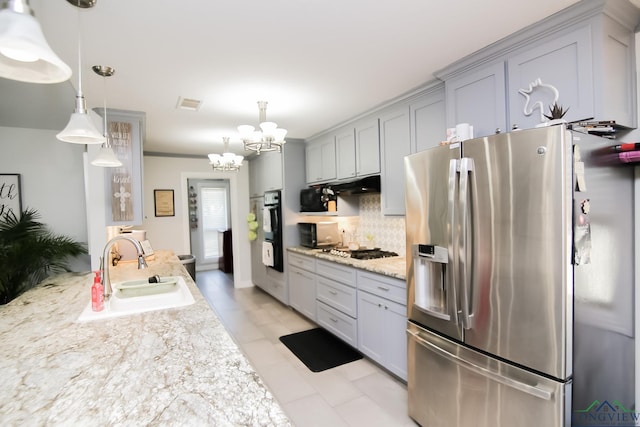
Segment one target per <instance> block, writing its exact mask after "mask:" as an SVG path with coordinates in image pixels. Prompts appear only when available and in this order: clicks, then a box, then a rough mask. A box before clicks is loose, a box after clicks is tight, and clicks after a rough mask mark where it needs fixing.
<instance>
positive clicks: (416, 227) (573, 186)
mask: <svg viewBox="0 0 640 427" xmlns="http://www.w3.org/2000/svg"><path fill="white" fill-rule="evenodd" d="M612 145H613V144H612V143H611V141H609V140H606V139H604V138H598V137H595V136H591V135H587V134H581V133H577V132H573V131H570V130H567V128H566V126H565V125H558V126H549V127H545V128H537V129H531V130H524V131H519V132H512V133H505V134H497V135H492V136H489V137H484V138H477V139H472V140H468V141H464V142H462V143H455V144H451V145H448V146H440V147H436V148H433V149H430V150H427V151H424V152H420V153H417V154H414V155H410V156H407V157H406V158H405V177H406V208H407V213H406V230H407V285H408V303H407V310H408V319H409V322H408V330H407V333H408V337H409V344H408V371H409V374H408V392H409V404H408V406H409V415H410V416H411V417H412V418H413V419H414V420H415V421H417V422H418V423H419V424H421V425H422V426H425V427H426V426H428V427H441V426H442V427H453V426H460V427H470V426H482V427H499V426H504V427H512V426H525V427H526V426H536V427H538V426H545V427H548V426H569V425H574V426H579V425H585V426H586V425H595V424H590V423H591V422H592V421H591V420H592V419H595V418H597V415H598V414H597V412H598V411H601V410H607V411H609V412H612V410H611V409H609V407H611V408H614V409H613V412H616V410H618V409H619V410H620V411H623V410H624V411H627V413H628V415H629V414H630V413H632V412H634V411H636V409H635V397H634V376H635V365H634V358H635V353H634V331H633V310H634V306H633V298H634V292H633V286H634V265H633V260H634V254H633V250H634V247H633V239H634V237H633V236H634V229H633V224H634V221H633V215H634V213H633V194H634V192H633V168H629V167H627V166H624V165H620V164H619V163H617V162H616V161H615V158H616V155H615V154H614V153H612V150H613V149H612ZM606 402H608V403H610V405H608V406H607V407H606V408H605V407H604V405H602V403H606ZM603 408H604V409H603ZM594 414H595V416H594ZM616 425H617V424H616ZM621 425H622V424H621ZM628 425H635V424H628Z"/></svg>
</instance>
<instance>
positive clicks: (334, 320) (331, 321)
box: [317, 301, 358, 348]
mask: <svg viewBox="0 0 640 427" xmlns="http://www.w3.org/2000/svg"><path fill="white" fill-rule="evenodd" d="M317 309H318V324H319V325H320V326H322V327H323V328H325V329H326V330H328V331H329V332H331V333H332V334H334V335H335V336H337V337H338V338H340V339H341V340H343V341H344V342H346V343H347V344H349V345H350V346H352V347H354V348H357V347H358V328H357V323H356V320H355V319H352V318H351V317H349V316H346V315H344V314H343V313H340V312H339V311H338V310H335V309H333V308H331V307H329V306H328V305H326V304H323V303H322V302H320V301H318V307H317Z"/></svg>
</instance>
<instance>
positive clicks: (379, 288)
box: [358, 271, 407, 305]
mask: <svg viewBox="0 0 640 427" xmlns="http://www.w3.org/2000/svg"><path fill="white" fill-rule="evenodd" d="M358 289H359V290H363V291H367V292H369V293H372V294H374V295H378V296H380V297H382V298H386V299H388V300H391V301H395V302H397V303H400V304H404V305H406V304H407V284H406V282H405V281H404V280H400V279H394V278H393V277H387V276H382V275H380V274H373V273H368V272H366V271H358Z"/></svg>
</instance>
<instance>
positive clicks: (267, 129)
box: [238, 101, 287, 154]
mask: <svg viewBox="0 0 640 427" xmlns="http://www.w3.org/2000/svg"><path fill="white" fill-rule="evenodd" d="M258 108H259V110H260V115H259V122H260V130H255V128H254V127H253V126H251V125H240V126H238V132H240V139H242V142H243V143H244V149H245V150H250V151H255V152H256V153H258V154H260V153H261V152H262V151H278V152H279V153H280V152H282V146H283V145H284V143H285V142H286V141H285V140H284V137H285V136H286V135H287V130H286V129H282V128H279V127H278V125H277V124H276V123H274V122H268V121H267V101H258Z"/></svg>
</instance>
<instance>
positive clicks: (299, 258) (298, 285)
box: [288, 252, 317, 322]
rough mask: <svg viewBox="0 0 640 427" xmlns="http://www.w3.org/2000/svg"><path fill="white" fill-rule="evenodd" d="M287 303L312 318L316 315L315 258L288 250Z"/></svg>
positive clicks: (315, 318) (314, 319) (314, 318)
mask: <svg viewBox="0 0 640 427" xmlns="http://www.w3.org/2000/svg"><path fill="white" fill-rule="evenodd" d="M288 270H289V273H288V274H289V305H291V307H293V308H294V309H296V310H297V311H298V312H300V313H301V314H303V315H304V316H306V317H308V318H309V319H311V320H313V321H314V322H315V321H316V320H317V316H316V272H315V270H316V260H315V259H314V258H312V257H308V256H304V255H299V254H294V253H291V252H289V269H288Z"/></svg>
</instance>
